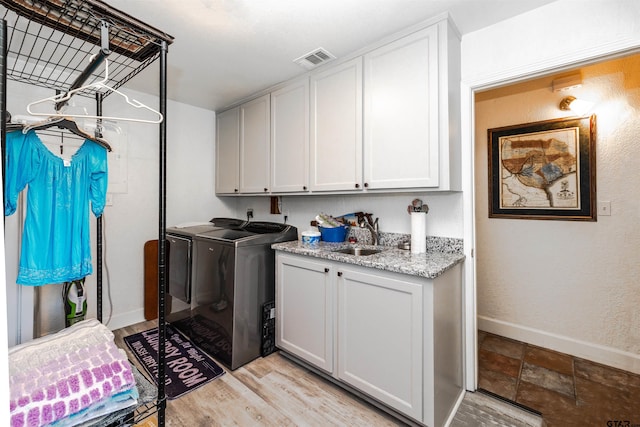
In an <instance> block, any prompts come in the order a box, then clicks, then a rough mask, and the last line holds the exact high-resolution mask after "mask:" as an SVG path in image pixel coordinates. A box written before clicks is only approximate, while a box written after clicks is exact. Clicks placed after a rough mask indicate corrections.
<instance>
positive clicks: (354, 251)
mask: <svg viewBox="0 0 640 427" xmlns="http://www.w3.org/2000/svg"><path fill="white" fill-rule="evenodd" d="M334 252H338V253H341V254H347V255H356V256H367V255H373V254H377V253H380V252H382V251H381V250H380V249H365V248H346V249H338V250H335V251H334Z"/></svg>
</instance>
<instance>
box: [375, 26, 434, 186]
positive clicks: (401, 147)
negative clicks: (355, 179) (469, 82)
mask: <svg viewBox="0 0 640 427" xmlns="http://www.w3.org/2000/svg"><path fill="white" fill-rule="evenodd" d="M438 64H439V60H438V29H437V27H436V26H432V27H430V28H427V29H425V30H422V31H419V32H417V33H414V34H411V35H409V36H408V37H405V38H402V39H400V40H397V41H395V42H392V43H390V44H388V45H385V46H382V47H380V48H378V49H376V50H374V51H372V52H370V53H368V54H366V55H365V57H364V182H365V185H366V186H367V188H369V189H377V188H413V187H416V188H418V187H420V188H424V187H438V185H439V164H438V159H439V145H440V135H439V132H438V117H439V99H440V94H439V87H438V86H439V84H438ZM444 95H445V96H446V95H447V94H446V92H445V93H444Z"/></svg>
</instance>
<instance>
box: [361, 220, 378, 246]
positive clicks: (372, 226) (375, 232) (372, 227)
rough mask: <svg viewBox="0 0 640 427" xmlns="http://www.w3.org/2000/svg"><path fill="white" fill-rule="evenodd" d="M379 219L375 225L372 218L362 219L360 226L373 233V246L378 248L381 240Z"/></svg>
mask: <svg viewBox="0 0 640 427" xmlns="http://www.w3.org/2000/svg"><path fill="white" fill-rule="evenodd" d="M378 219H379V218H376V220H375V221H374V222H373V224H371V216H369V217H368V218H367V219H365V218H361V219H360V224H359V225H360V227H361V228H366V229H368V230H369V232H370V233H371V240H372V244H373V245H374V246H378V239H379V233H380V228H379V227H378ZM367 220H368V221H367Z"/></svg>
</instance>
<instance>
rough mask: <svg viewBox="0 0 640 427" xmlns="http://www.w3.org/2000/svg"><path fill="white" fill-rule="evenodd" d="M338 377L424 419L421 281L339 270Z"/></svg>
mask: <svg viewBox="0 0 640 427" xmlns="http://www.w3.org/2000/svg"><path fill="white" fill-rule="evenodd" d="M337 275H338V286H337V289H338V337H337V338H338V369H337V373H338V378H339V379H341V380H343V381H344V382H346V383H347V384H350V385H352V386H353V387H356V388H357V389H359V390H361V391H363V392H365V393H367V394H368V395H370V396H372V397H374V398H375V399H377V400H379V401H380V402H382V403H384V404H386V405H388V406H390V407H392V408H393V409H395V410H397V411H400V412H402V413H403V414H406V415H408V416H410V417H411V418H415V419H422V286H423V285H422V284H418V283H411V282H407V281H400V280H396V279H394V278H389V277H386V276H380V275H377V274H376V275H373V274H365V273H362V272H360V271H357V270H355V269H352V268H350V267H342V266H340V268H339V270H338V272H337Z"/></svg>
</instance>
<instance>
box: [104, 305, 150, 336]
mask: <svg viewBox="0 0 640 427" xmlns="http://www.w3.org/2000/svg"><path fill="white" fill-rule="evenodd" d="M106 311H107V310H105V312H106ZM108 315H109V313H103V315H102V323H104V324H106V325H107V327H108V328H109V329H110V330H112V331H113V330H115V329H119V328H124V327H125V326H129V325H133V324H134V323H140V322H144V321H145V320H146V319H145V318H144V309H142V308H141V309H139V310H134V311H130V312H128V313H122V314H118V315H116V316H113V317H111V320H110V321H109V323H108V324H107V320H109V319H108Z"/></svg>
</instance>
